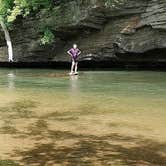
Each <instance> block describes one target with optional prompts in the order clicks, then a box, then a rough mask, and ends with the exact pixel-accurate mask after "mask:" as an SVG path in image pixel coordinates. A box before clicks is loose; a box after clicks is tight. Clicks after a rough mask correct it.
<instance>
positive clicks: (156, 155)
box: [11, 119, 166, 166]
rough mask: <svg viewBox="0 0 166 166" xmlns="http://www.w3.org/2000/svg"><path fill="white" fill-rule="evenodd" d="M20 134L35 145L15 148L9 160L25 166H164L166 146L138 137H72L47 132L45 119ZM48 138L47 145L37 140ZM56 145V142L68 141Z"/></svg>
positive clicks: (111, 135) (80, 135) (63, 133)
mask: <svg viewBox="0 0 166 166" xmlns="http://www.w3.org/2000/svg"><path fill="white" fill-rule="evenodd" d="M27 130H28V131H27V133H16V135H15V136H16V137H17V138H19V137H20V138H21V134H22V135H23V134H24V136H25V137H27V138H30V139H31V140H35V142H36V143H35V144H34V146H33V147H31V148H27V149H25V150H23V149H20V148H19V149H15V150H14V151H13V153H12V155H11V157H14V158H15V157H19V158H20V160H18V161H17V162H18V163H20V164H21V165H25V166H33V165H35V166H45V165H47V166H52V165H54V164H60V165H69V166H77V165H84V166H85V165H86V166H91V165H116V166H117V165H133V166H140V165H142V166H153V165H154V166H157V165H160V166H165V165H166V156H164V155H165V153H166V143H160V142H157V141H154V140H151V139H146V138H143V137H141V136H135V137H131V136H125V135H121V134H116V133H112V134H109V135H103V136H96V135H86V134H76V133H73V132H70V131H57V130H50V129H49V127H48V124H47V122H46V121H45V120H41V119H39V120H37V121H36V122H35V123H34V124H32V126H29V127H28V128H27ZM45 139H49V141H48V142H47V143H42V142H41V140H45ZM71 140H72V143H71V144H70V143H69V144H63V145H62V144H58V142H59V141H60V142H63V143H64V142H70V141H71Z"/></svg>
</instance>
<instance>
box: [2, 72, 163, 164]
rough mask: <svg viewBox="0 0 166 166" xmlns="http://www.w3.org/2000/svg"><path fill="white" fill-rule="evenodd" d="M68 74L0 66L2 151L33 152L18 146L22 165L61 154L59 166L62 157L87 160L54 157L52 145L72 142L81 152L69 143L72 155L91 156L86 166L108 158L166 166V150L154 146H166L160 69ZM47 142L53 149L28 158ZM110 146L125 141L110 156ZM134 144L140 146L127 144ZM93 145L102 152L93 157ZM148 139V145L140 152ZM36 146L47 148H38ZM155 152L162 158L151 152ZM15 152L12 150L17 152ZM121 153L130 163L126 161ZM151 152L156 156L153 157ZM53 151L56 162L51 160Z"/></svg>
mask: <svg viewBox="0 0 166 166" xmlns="http://www.w3.org/2000/svg"><path fill="white" fill-rule="evenodd" d="M67 72H68V71H64V70H46V69H1V70H0V124H1V128H0V135H1V138H0V142H1V143H2V144H4V147H3V146H2V147H1V149H2V150H0V154H1V155H3V154H6V153H8V154H11V155H12V156H13V152H12V150H13V149H20V148H21V149H26V148H27V147H28V148H30V150H28V151H25V152H20V154H21V156H22V155H23V154H24V155H23V156H22V158H23V159H22V160H21V161H19V162H21V163H24V165H31V164H32V165H33V164H34V165H35V164H36V165H40V164H41V163H40V161H42V162H45V163H47V162H53V163H59V160H60V161H61V164H62V165H65V163H63V162H69V163H70V164H73V163H74V164H75V165H78V164H80V163H82V164H85V163H84V160H81V161H80V163H79V162H78V161H77V160H75V159H72V161H70V160H69V159H71V158H70V157H66V158H65V159H66V160H65V161H64V160H63V161H62V159H61V158H59V157H58V155H57V154H56V153H55V154H54V156H52V154H53V151H57V149H56V148H58V147H57V146H60V145H61V144H63V148H64V147H65V148H66V149H67V150H65V149H64V151H63V150H62V151H63V152H62V151H60V150H59V152H61V153H62V154H65V153H66V151H68V148H69V147H70V146H71V147H72V148H73V147H77V146H79V148H78V149H76V151H77V152H79V153H75V149H71V151H72V152H73V154H71V155H74V157H75V158H80V157H81V156H82V155H84V156H83V157H85V158H89V159H88V162H89V165H91V164H90V163H92V165H97V164H98V165H109V164H108V163H109V162H110V163H112V164H113V165H122V164H123V165H132V164H133V163H134V162H136V163H137V162H138V165H139V164H140V165H141V164H142V165H146V164H147V165H148V164H149V165H153V164H159V165H162V164H163V163H164V164H166V157H163V156H166V149H164V150H162V148H161V149H160V148H159V147H160V146H162V147H166V146H165V145H166V144H165V140H166V133H165V128H166V102H165V99H166V87H165V85H166V73H165V72H152V71H81V72H80V73H79V76H68V74H67ZM2 126H3V127H2ZM16 131H17V132H16ZM5 134H8V137H9V138H10V139H9V138H8V141H7V142H4V140H5V138H6V135H5ZM22 137H24V140H22ZM39 138H40V139H39ZM39 140H40V141H39ZM62 140H63V143H62V142H61V141H62ZM36 141H37V143H35V142H36ZM104 141H107V143H108V142H109V145H106V142H104ZM110 141H111V142H110ZM126 141H129V142H126ZM139 141H140V142H139ZM16 142H17V143H16ZM43 142H44V145H43ZM50 142H51V147H50ZM82 142H84V143H85V144H86V143H87V142H88V144H86V146H87V148H86V150H87V152H85V148H84V146H83V147H82V148H81V147H80V146H82ZM98 142H100V144H98ZM40 143H41V144H40ZM102 143H103V146H102V147H101V144H102ZM5 144H10V147H8V148H6V146H5ZM31 144H32V146H30V145H31ZM45 144H47V145H48V147H50V148H48V149H50V154H49V153H48V156H47V157H46V158H43V156H40V155H39V156H38V157H39V159H38V160H36V154H32V156H31V159H29V160H28V159H27V160H26V157H27V156H29V153H31V152H32V153H36V152H38V151H40V152H41V153H45V150H46V151H47V149H45V148H44V147H45ZM58 144H60V145H58ZM114 144H117V146H119V145H120V144H122V146H123V148H126V149H125V150H124V149H123V150H122V149H120V148H117V149H116V148H115V149H114V150H116V151H117V153H121V155H120V156H119V157H117V158H116V157H114V155H112V152H113V151H114V150H113V151H112V150H110V151H109V150H108V149H107V147H108V146H110V148H112V146H114ZM133 144H136V147H137V148H138V149H137V148H136V147H135V150H134V148H131V147H130V146H131V145H132V146H134V145H133ZM152 144H153V145H155V146H151V145H152ZM53 145H54V148H55V147H56V148H55V149H54V148H53V147H52V146H53ZM83 145H84V144H83ZM95 145H96V146H97V147H96V152H95V153H96V154H98V153H99V155H96V154H95V155H94V156H93V154H91V155H92V158H91V155H90V156H89V155H87V154H89V153H91V151H92V148H94V146H95ZM147 145H148V147H147V148H148V149H149V147H151V149H149V151H148V152H146V154H144V156H142V157H138V156H141V155H142V153H143V152H144V151H145V149H146V148H145V147H146V146H147ZM41 146H44V147H43V149H42V148H41ZM124 146H126V147H124ZM128 146H129V147H128ZM121 148H122V147H121ZM51 150H52V151H51ZM93 150H94V149H93ZM109 152H110V154H109V155H110V156H111V157H107V158H103V157H101V156H100V154H103V155H106V156H107V155H108V154H107V153H109ZM130 152H131V154H130ZM159 153H160V154H162V155H163V156H162V155H161V156H158V157H156V155H159ZM14 154H15V152H14ZM20 154H17V155H16V154H15V155H16V156H17V157H18V155H19V157H20ZM81 154H82V155H81ZM132 154H134V156H132ZM56 155H57V156H56ZM66 155H67V156H68V153H67V154H66ZM149 155H150V157H149ZM9 156H10V155H9ZM99 156H100V157H99ZM126 156H128V157H129V158H130V161H128V160H126ZM151 156H155V157H156V158H155V159H153V160H151V159H152V158H153V157H151ZM56 157H57V160H58V159H59V160H58V161H55V158H56ZM131 157H132V158H131ZM24 158H25V160H24ZM4 159H9V158H8V157H7V158H4ZM101 159H102V160H101ZM43 160H44V161H43ZM47 160H48V161H47ZM30 162H31V164H30ZM106 162H107V164H106ZM132 162H133V163H132ZM142 162H143V163H142ZM101 163H102V164H101ZM118 163H120V164H118ZM41 165H42V164H41ZM85 165H86V164H85ZM87 165H88V164H87ZM133 165H134V164H133Z"/></svg>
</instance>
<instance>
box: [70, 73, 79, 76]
mask: <svg viewBox="0 0 166 166" xmlns="http://www.w3.org/2000/svg"><path fill="white" fill-rule="evenodd" d="M77 75H78V73H69V76H77Z"/></svg>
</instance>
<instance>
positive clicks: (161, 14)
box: [0, 0, 166, 62]
mask: <svg viewBox="0 0 166 166" xmlns="http://www.w3.org/2000/svg"><path fill="white" fill-rule="evenodd" d="M57 3H58V5H59V7H58V8H57V7H55V8H54V9H53V10H52V11H47V10H44V9H43V10H41V11H40V12H39V13H37V14H36V15H34V16H29V17H28V18H26V19H19V20H17V22H16V23H15V24H14V28H13V30H12V31H11V37H12V40H13V44H14V56H15V58H14V59H15V61H16V62H50V61H55V62H69V61H70V58H69V57H68V56H67V54H66V51H67V50H68V49H69V48H70V47H71V45H72V44H73V43H77V44H78V45H79V47H80V49H81V50H82V55H81V57H80V61H97V62H100V61H124V62H128V61H132V62H137V61H139V62H143V61H148V62H161V61H162V62H163V61H166V55H165V53H164V51H165V50H166V1H165V0H139V1H138V0H128V1H127V2H126V3H124V4H123V5H120V6H118V7H117V8H108V7H106V6H105V5H104V3H103V1H102V0H90V1H76V0H71V1H69V2H66V3H65V2H63V3H61V2H58V1H57ZM43 23H44V24H45V25H47V26H48V27H50V28H51V30H52V31H53V33H54V34H55V41H54V42H53V43H52V44H50V45H46V46H43V45H41V43H40V39H41V36H42V29H43V28H42V26H43ZM6 54H7V51H6V45H5V41H4V38H3V33H2V32H1V31H0V61H7V55H6Z"/></svg>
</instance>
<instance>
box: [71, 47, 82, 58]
mask: <svg viewBox="0 0 166 166" xmlns="http://www.w3.org/2000/svg"><path fill="white" fill-rule="evenodd" d="M69 52H70V54H71V56H72V58H73V59H77V58H78V56H79V54H80V53H81V51H80V50H79V49H78V48H76V49H75V48H71V49H70V50H69Z"/></svg>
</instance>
